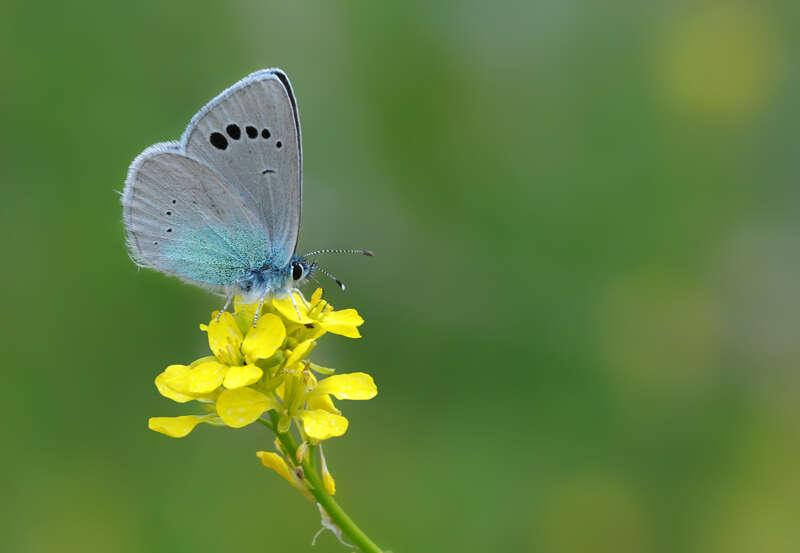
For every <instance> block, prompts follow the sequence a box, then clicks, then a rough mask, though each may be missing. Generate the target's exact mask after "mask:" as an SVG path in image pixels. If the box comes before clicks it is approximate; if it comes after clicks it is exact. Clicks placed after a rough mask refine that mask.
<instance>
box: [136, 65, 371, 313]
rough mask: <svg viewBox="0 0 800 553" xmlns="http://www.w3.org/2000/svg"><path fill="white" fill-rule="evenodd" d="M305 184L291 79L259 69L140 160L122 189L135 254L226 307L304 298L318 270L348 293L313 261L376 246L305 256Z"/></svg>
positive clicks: (144, 263) (140, 262)
mask: <svg viewBox="0 0 800 553" xmlns="http://www.w3.org/2000/svg"><path fill="white" fill-rule="evenodd" d="M302 181H303V155H302V144H301V137H300V117H299V115H298V111H297V100H296V99H295V95H294V91H293V90H292V85H291V83H290V82H289V78H288V77H287V76H286V73H284V72H283V71H281V70H280V69H264V70H261V71H257V72H255V73H252V74H251V75H248V76H247V77H245V78H244V79H242V80H240V81H239V82H237V83H236V84H234V85H233V86H231V87H230V88H228V89H226V90H224V91H223V92H222V93H221V94H219V95H218V96H217V97H216V98H214V99H213V100H211V101H210V102H209V103H208V104H206V106H204V107H203V108H202V109H201V110H200V111H198V112H197V113H196V114H195V115H194V117H192V119H191V121H190V122H189V125H188V126H187V127H186V130H185V131H184V132H183V135H182V136H181V138H180V140H178V141H172V142H162V143H158V144H153V145H152V146H150V147H148V148H146V149H145V150H144V151H143V152H142V153H141V154H139V155H138V156H137V157H136V159H134V160H133V163H131V166H130V168H129V169H128V175H127V178H126V179H125V189H124V191H123V193H122V219H123V223H124V225H125V231H126V235H127V236H126V242H127V246H128V250H129V252H130V256H131V259H132V260H133V261H134V263H136V264H137V265H139V266H140V267H146V268H150V269H155V270H157V271H160V272H162V273H164V274H166V275H170V276H175V277H178V278H180V279H181V280H183V281H185V282H188V283H190V284H194V285H197V286H201V287H203V288H206V289H209V290H211V291H214V292H217V293H220V294H222V295H224V296H226V297H227V301H226V303H225V307H223V311H224V310H225V309H227V307H228V305H229V304H230V301H231V299H232V298H233V296H234V295H237V294H238V295H240V296H242V298H243V299H244V301H245V302H248V303H249V302H251V301H256V300H258V301H259V309H257V310H256V313H258V312H259V311H260V304H261V303H263V301H264V300H265V299H266V298H268V297H270V296H274V295H279V296H281V295H286V294H288V295H289V297H291V298H292V302H293V303H295V299H294V292H296V291H297V288H298V286H299V285H300V284H302V283H303V282H304V281H306V279H309V278H313V275H314V273H315V272H316V271H320V272H321V273H323V274H325V275H326V276H328V277H330V278H332V279H333V280H335V281H336V283H337V284H338V285H339V287H340V288H341V289H342V290H344V284H342V283H341V281H339V280H338V279H336V278H335V277H334V276H333V275H331V274H330V273H328V272H327V271H325V270H324V269H323V268H322V267H320V266H319V264H318V263H317V262H312V261H311V260H310V259H309V258H310V257H312V256H314V255H317V254H321V253H358V254H363V255H369V256H371V255H372V252H370V251H369V250H317V251H313V252H310V253H307V254H305V255H298V254H297V251H296V250H297V240H298V236H299V231H300V217H301V209H302ZM300 298H302V294H301V295H300ZM295 308H296V309H297V305H296V304H295ZM298 314H299V311H298ZM256 322H257V321H256Z"/></svg>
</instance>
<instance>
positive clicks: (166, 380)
mask: <svg viewBox="0 0 800 553" xmlns="http://www.w3.org/2000/svg"><path fill="white" fill-rule="evenodd" d="M188 375H189V367H186V366H185V365H170V366H169V367H167V368H166V369H164V372H162V373H161V374H159V375H158V376H157V377H156V388H157V389H158V393H159V394H161V395H162V396H164V397H166V398H169V399H171V400H172V401H177V402H178V403H186V402H187V401H191V400H193V399H194V397H193V396H190V395H187V394H185V393H182V392H179V391H178V390H188V388H189V383H188Z"/></svg>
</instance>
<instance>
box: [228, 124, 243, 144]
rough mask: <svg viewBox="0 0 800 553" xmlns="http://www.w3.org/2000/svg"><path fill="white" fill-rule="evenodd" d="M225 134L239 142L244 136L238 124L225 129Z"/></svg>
mask: <svg viewBox="0 0 800 553" xmlns="http://www.w3.org/2000/svg"><path fill="white" fill-rule="evenodd" d="M225 132H227V133H228V136H230V137H231V138H233V139H234V140H239V138H241V136H242V129H240V128H239V125H237V124H236V123H231V124H230V125H228V126H227V127H225Z"/></svg>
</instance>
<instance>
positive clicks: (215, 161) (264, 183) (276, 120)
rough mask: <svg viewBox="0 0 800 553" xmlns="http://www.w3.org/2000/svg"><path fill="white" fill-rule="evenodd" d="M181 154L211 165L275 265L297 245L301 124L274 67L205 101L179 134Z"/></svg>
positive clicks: (290, 94)
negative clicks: (264, 236)
mask: <svg viewBox="0 0 800 553" xmlns="http://www.w3.org/2000/svg"><path fill="white" fill-rule="evenodd" d="M181 142H182V144H183V145H184V149H185V152H186V155H187V156H189V157H191V158H193V159H196V160H197V161H199V162H201V163H203V164H204V165H206V166H208V167H210V168H211V169H212V170H213V171H214V172H215V173H216V174H217V175H218V176H219V177H220V179H222V180H223V181H224V182H225V183H227V184H228V185H230V187H231V188H232V189H233V190H234V191H235V192H236V193H237V194H238V195H239V197H240V198H241V200H242V202H244V204H245V205H246V206H247V207H248V208H249V209H250V210H251V211H252V212H253V213H255V214H256V216H257V217H258V218H259V219H260V222H261V224H262V226H263V228H265V229H266V231H267V233H268V238H269V240H270V243H271V244H272V246H273V248H274V250H275V253H276V257H275V258H274V259H273V261H274V262H275V263H276V264H277V265H278V266H283V265H285V264H286V263H288V261H289V259H290V258H291V256H292V254H293V253H294V251H295V248H296V246H297V238H298V232H299V228H300V210H301V201H302V189H301V186H302V152H301V144H300V120H299V117H298V113H297V104H296V101H295V97H294V93H293V92H292V87H291V84H290V83H289V79H288V77H286V74H285V73H283V72H282V71H280V70H278V69H266V70H262V71H258V72H256V73H253V74H252V75H249V76H248V77H245V78H244V79H242V80H241V81H239V82H238V83H236V84H235V85H233V86H232V87H230V88H229V89H227V90H225V91H224V92H222V93H221V94H220V95H219V96H217V97H216V98H214V99H213V100H212V101H211V102H209V103H208V105H207V106H206V107H204V108H203V109H202V110H200V112H198V113H197V115H195V116H194V117H193V118H192V121H191V122H190V123H189V126H188V127H187V129H186V131H185V132H184V134H183V137H182V140H181Z"/></svg>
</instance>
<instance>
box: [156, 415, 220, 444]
mask: <svg viewBox="0 0 800 553" xmlns="http://www.w3.org/2000/svg"><path fill="white" fill-rule="evenodd" d="M205 419H206V416H203V415H184V416H182V417H150V419H149V420H148V421H147V426H148V428H150V430H155V431H156V432H161V433H162V434H166V435H167V436H170V437H172V438H183V437H184V436H186V435H188V434H189V432H191V431H192V430H194V427H195V426H197V425H198V424H200V423H201V422H203V421H204V420H205Z"/></svg>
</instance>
